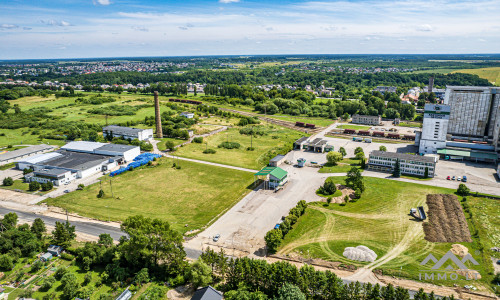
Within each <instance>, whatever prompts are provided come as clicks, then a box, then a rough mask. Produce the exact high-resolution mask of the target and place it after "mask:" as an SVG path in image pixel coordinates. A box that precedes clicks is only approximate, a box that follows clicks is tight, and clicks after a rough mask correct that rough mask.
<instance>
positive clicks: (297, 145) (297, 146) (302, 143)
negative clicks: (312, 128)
mask: <svg viewBox="0 0 500 300" xmlns="http://www.w3.org/2000/svg"><path fill="white" fill-rule="evenodd" d="M307 139H308V137H306V136H303V137H301V138H300V139H298V140H296V141H295V142H294V143H293V149H294V150H302V149H307Z"/></svg>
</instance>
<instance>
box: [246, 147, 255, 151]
mask: <svg viewBox="0 0 500 300" xmlns="http://www.w3.org/2000/svg"><path fill="white" fill-rule="evenodd" d="M254 150H255V148H254V147H247V151H254Z"/></svg>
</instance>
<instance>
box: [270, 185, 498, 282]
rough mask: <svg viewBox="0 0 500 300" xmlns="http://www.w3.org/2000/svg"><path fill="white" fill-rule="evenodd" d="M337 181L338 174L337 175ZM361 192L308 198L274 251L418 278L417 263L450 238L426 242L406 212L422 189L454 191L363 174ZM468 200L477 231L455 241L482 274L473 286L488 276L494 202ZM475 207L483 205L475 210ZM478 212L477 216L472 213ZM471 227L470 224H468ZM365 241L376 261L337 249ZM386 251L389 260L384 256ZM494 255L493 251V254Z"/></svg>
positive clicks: (421, 198) (421, 199) (439, 251)
mask: <svg viewBox="0 0 500 300" xmlns="http://www.w3.org/2000/svg"><path fill="white" fill-rule="evenodd" d="M337 180H338V182H337V183H343V177H338V178H337ZM365 185H366V191H365V192H364V193H363V195H362V196H361V198H360V199H359V200H357V201H356V202H349V203H347V205H345V206H341V205H339V204H330V205H329V206H326V207H325V206H324V205H325V204H324V203H312V204H311V205H310V207H309V208H308V209H307V211H306V213H305V214H304V216H302V217H301V218H300V219H299V221H298V223H297V224H296V225H295V226H294V228H293V230H291V231H290V232H289V233H288V234H287V235H286V237H285V239H284V241H283V243H282V245H281V247H280V249H279V253H281V254H290V253H298V254H299V255H301V256H303V257H314V258H321V259H324V260H329V261H339V262H342V263H348V264H352V265H356V266H366V265H367V266H368V267H373V268H375V269H381V270H382V271H383V272H384V273H385V274H389V275H395V276H399V275H400V274H401V276H402V277H406V278H411V279H418V273H419V270H421V269H422V267H421V266H420V265H419V264H420V262H421V261H422V260H423V259H424V258H425V257H426V256H427V255H428V254H429V253H432V254H433V255H434V256H435V257H441V256H442V255H444V254H445V253H446V252H447V251H448V250H450V247H451V243H431V242H427V241H426V240H424V233H423V228H422V224H421V223H420V222H415V221H413V220H412V219H413V218H411V217H410V216H409V215H408V213H409V209H410V208H412V207H417V206H419V205H423V206H424V207H426V205H425V199H426V195H427V194H433V193H453V192H454V190H451V189H446V188H439V187H432V186H426V185H421V184H414V183H406V182H399V181H392V180H386V179H379V178H370V177H366V178H365ZM469 198H470V199H469V203H470V204H469V205H470V206H471V210H472V211H473V214H474V215H475V216H476V217H475V218H476V221H475V224H476V226H478V227H479V228H480V229H479V236H478V237H477V238H473V239H474V242H472V243H460V244H463V245H464V246H466V247H468V249H469V253H471V254H472V256H473V257H474V258H475V259H476V260H477V261H478V262H479V263H480V266H474V268H472V267H471V268H472V269H476V270H478V271H479V272H480V274H481V275H482V276H483V279H481V281H480V282H479V283H474V285H475V286H476V287H478V285H484V286H486V283H488V282H489V281H490V280H491V279H492V276H491V274H490V272H492V264H491V260H490V259H489V257H488V256H487V255H485V251H487V250H486V249H489V247H490V246H492V245H494V244H498V242H499V240H500V226H499V224H500V218H499V214H498V211H499V204H498V202H495V200H489V199H478V198H473V197H469ZM481 207H486V209H485V210H484V211H483V212H479V210H481ZM478 214H479V215H478ZM469 227H471V225H469ZM358 245H365V246H367V247H369V248H370V249H372V250H373V251H375V253H377V255H378V258H377V259H379V260H380V259H381V260H382V261H383V262H382V263H377V262H375V263H374V264H373V265H370V264H368V263H362V262H356V261H352V260H349V259H347V258H345V257H344V256H343V255H342V254H343V251H344V249H345V247H351V246H358ZM385 255H387V256H389V257H390V259H387V260H384V256H385ZM496 255H497V256H498V254H496ZM433 283H435V284H445V285H452V284H453V283H457V284H459V285H461V286H463V285H464V284H471V282H470V281H466V280H458V281H450V280H442V279H440V280H438V279H437V278H436V279H435V280H434V281H433Z"/></svg>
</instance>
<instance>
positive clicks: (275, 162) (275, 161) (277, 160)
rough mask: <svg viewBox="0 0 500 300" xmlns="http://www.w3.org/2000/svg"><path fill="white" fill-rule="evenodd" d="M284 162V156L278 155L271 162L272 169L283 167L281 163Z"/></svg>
mask: <svg viewBox="0 0 500 300" xmlns="http://www.w3.org/2000/svg"><path fill="white" fill-rule="evenodd" d="M284 160H285V156H284V155H276V156H275V157H274V158H273V159H271V160H270V161H269V165H270V166H271V167H277V166H279V165H281V163H283V161H284Z"/></svg>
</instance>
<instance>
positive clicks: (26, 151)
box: [0, 144, 54, 165]
mask: <svg viewBox="0 0 500 300" xmlns="http://www.w3.org/2000/svg"><path fill="white" fill-rule="evenodd" d="M52 149H54V147H52V146H49V145H45V144H41V145H33V146H28V147H26V148H21V149H17V150H13V151H7V152H5V153H3V154H0V165H4V164H8V163H11V162H14V161H16V160H19V159H22V158H25V157H29V156H31V155H35V154H39V153H43V152H47V151H50V150H52ZM0 152H1V150H0Z"/></svg>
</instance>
